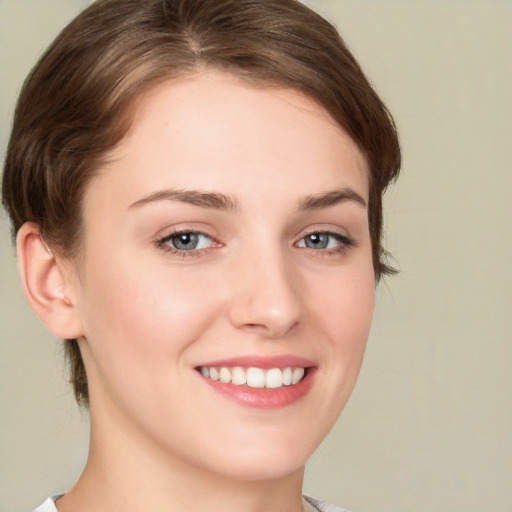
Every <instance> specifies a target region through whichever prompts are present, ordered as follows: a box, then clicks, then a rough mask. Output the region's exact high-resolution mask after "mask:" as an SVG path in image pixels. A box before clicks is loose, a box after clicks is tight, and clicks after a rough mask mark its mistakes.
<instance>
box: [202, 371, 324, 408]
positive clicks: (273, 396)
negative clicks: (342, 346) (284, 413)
mask: <svg viewBox="0 0 512 512" xmlns="http://www.w3.org/2000/svg"><path fill="white" fill-rule="evenodd" d="M314 373H315V368H309V369H308V371H307V373H306V375H305V376H304V378H303V379H302V380H301V381H300V382H298V383H297V384H294V385H293V386H283V387H281V388H277V389H267V388H250V387H249V386H245V385H241V386H235V385H234V384H226V383H224V382H220V381H218V380H213V379H209V378H207V377H203V376H202V375H201V374H199V376H200V377H201V378H202V379H203V381H204V382H205V383H206V384H208V386H210V388H211V389H212V390H213V391H216V392H217V393H219V394H221V395H224V396H225V397H227V398H229V399H231V400H233V401H235V402H237V403H239V404H241V405H244V406H246V407H254V408H257V409H280V408H283V407H287V406H289V405H292V404H294V403H296V402H298V401H299V400H301V399H302V398H303V397H304V396H305V395H306V394H307V393H308V391H309V390H310V389H311V386H312V385H313V378H314Z"/></svg>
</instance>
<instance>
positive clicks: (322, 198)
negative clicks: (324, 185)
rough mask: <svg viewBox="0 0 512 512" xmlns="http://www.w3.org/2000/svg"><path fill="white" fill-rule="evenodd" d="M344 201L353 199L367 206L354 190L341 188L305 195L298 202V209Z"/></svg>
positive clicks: (322, 206)
mask: <svg viewBox="0 0 512 512" xmlns="http://www.w3.org/2000/svg"><path fill="white" fill-rule="evenodd" d="M346 201H354V202H356V203H358V204H360V205H361V206H362V207H364V208H367V207H368V205H367V204H366V201H365V200H364V199H363V197H362V196H361V195H360V194H358V193H357V192H356V191H355V190H353V189H351V188H342V189H338V190H331V191H328V192H321V193H319V194H314V195H311V196H307V197H306V198H305V199H304V200H303V201H301V202H300V204H299V211H305V210H317V209H320V208H327V207H329V206H334V205H336V204H339V203H344V202H346Z"/></svg>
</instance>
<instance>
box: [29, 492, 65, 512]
mask: <svg viewBox="0 0 512 512" xmlns="http://www.w3.org/2000/svg"><path fill="white" fill-rule="evenodd" d="M61 496H62V495H61V494H56V495H55V496H50V497H49V498H48V499H47V500H46V501H45V502H44V503H42V504H41V505H39V507H37V508H36V509H35V510H33V512H58V511H57V508H56V507H55V501H56V500H57V499H58V498H60V497H61Z"/></svg>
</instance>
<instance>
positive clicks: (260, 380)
mask: <svg viewBox="0 0 512 512" xmlns="http://www.w3.org/2000/svg"><path fill="white" fill-rule="evenodd" d="M247 385H248V386H249V387H250V388H264V387H265V373H264V372H263V370H262V369H261V368H248V369H247Z"/></svg>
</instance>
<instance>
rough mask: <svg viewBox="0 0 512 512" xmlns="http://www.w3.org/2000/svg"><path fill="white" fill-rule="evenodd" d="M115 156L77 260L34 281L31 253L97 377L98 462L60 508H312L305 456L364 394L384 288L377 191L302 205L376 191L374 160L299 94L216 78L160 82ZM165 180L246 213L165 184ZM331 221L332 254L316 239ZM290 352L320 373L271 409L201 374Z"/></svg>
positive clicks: (47, 258)
mask: <svg viewBox="0 0 512 512" xmlns="http://www.w3.org/2000/svg"><path fill="white" fill-rule="evenodd" d="M110 157H111V158H110V159H109V163H108V164H107V165H105V166H104V167H103V168H102V169H101V170H100V172H99V173H98V175H97V177H96V178H94V180H93V181H92V182H91V183H90V185H89V186H88V189H87V191H86V194H85V197H84V202H83V214H84V226H85V229H84V240H83V254H82V259H81V265H80V268H76V267H75V266H74V265H73V264H72V263H70V262H63V261H59V260H58V259H57V260H53V259H52V255H48V254H44V262H45V264H44V265H43V264H40V265H39V267H37V265H35V264H34V266H35V267H36V269H37V268H44V269H45V272H44V273H42V271H40V274H41V275H40V276H39V278H37V279H36V278H32V280H31V277H30V276H31V274H33V273H36V270H33V269H32V270H31V264H30V263H28V264H27V265H23V264H22V265H21V267H22V269H21V273H22V276H23V275H25V282H26V283H29V284H25V290H26V293H27V295H28V296H30V295H31V293H32V292H31V290H32V289H36V288H37V283H41V282H43V283H44V286H45V287H46V288H45V290H44V291H45V293H46V296H47V297H50V298H51V299H52V301H53V302H51V305H50V306H47V307H46V308H43V309H41V308H39V311H38V314H39V315H40V316H41V318H42V319H43V320H44V321H45V323H46V324H47V325H48V326H49V327H50V329H52V330H53V331H54V332H55V333H56V334H57V335H64V336H63V337H79V338H80V341H79V343H80V349H81V351H82V355H83V358H84V362H85V365H86V370H87V374H88V379H89V388H90V412H91V447H90V456H89V460H88V463H87V466H86V468H85V471H84V473H83V475H82V476H81V478H80V479H79V481H78V482H77V484H76V485H75V487H74V488H73V489H72V490H71V491H70V492H68V494H66V495H65V496H64V497H63V498H61V499H60V500H58V502H57V506H58V509H59V511H61V512H66V511H68V510H69V511H70V510H81V511H82V512H87V511H89V510H91V511H92V510H94V511H96V512H101V511H107V510H116V509H117V510H125V511H130V512H132V511H141V512H142V511H147V510H152V511H164V510H165V511H166V512H169V511H170V512H173V511H176V512H177V511H181V512H183V511H193V510H210V511H216V510H223V511H228V512H229V511H230V510H246V511H256V510H268V511H272V510H276V511H277V510H279V511H290V512H291V511H295V512H297V511H299V510H301V502H300V500H301V498H300V496H301V486H302V479H303V469H304V465H305V463H306V460H307V459H308V458H309V456H310V455H311V454H312V452H313V451H314V449H315V448H316V447H317V446H318V445H319V443H320V442H321V441H322V439H323V438H324V437H325V435H326V434H327V432H328V431H329V429H330V428H331V427H332V425H333V424H334V422H335V420H336V418H337V417H338V415H339V413H340V412H341V410H342V408H343V406H344V405H345V403H346V401H347V399H348V397H349V395H350V393H351V391H352V389H353V386H354V384H355V381H356V378H357V374H358V372H359V369H360V366H361V362H362V358H363V353H364V349H365V344H366V340H367V337H368V332H369V328H370V323H371V318H372V313H373V305H374V289H375V276H374V273H373V266H372V257H371V241H370V235H369V230H368V216H367V209H366V207H365V206H364V204H361V202H360V201H358V200H355V199H353V198H352V199H351V198H348V199H347V198H345V200H339V201H337V202H335V204H332V205H329V206H325V205H324V206H322V205H318V204H317V205H316V207H311V208H305V207H304V203H305V202H306V201H307V200H308V199H311V197H313V198H315V197H319V196H321V195H322V194H325V193H326V192H332V191H339V190H343V191H347V190H350V191H351V192H353V193H354V194H357V195H358V196H360V198H362V200H363V201H366V202H367V200H368V167H367V163H366V161H365V159H364V157H363V155H362V154H361V152H360V151H359V149H358V148H357V146H356V144H355V143H354V142H353V141H352V140H351V139H350V137H349V136H348V135H347V134H346V133H345V132H344V131H343V130H342V129H341V128H340V127H339V126H338V125H337V124H335V123H334V121H333V120H332V119H331V118H330V116H329V115H328V114H327V113H326V112H325V111H324V110H323V109H322V108H320V107H319V106H318V105H316V104H315V103H313V102H312V101H311V100H309V99H308V98H305V97H304V96H303V95H301V94H300V93H298V92H296V91H292V90H278V89H258V88H253V87H251V86H248V85H245V84H243V83H241V82H239V81H237V80H236V79H234V78H232V77H228V76H226V75H222V74H220V73H217V72H213V71H212V72H206V73H202V74H200V75H198V76H196V77H194V78H190V79H187V80H184V81H180V82H169V83H166V84H163V85H162V86H159V87H158V88H156V89H155V90H153V91H151V92H150V93H149V94H147V95H146V96H145V97H144V98H143V100H142V101H141V102H140V104H139V105H138V107H137V111H136V114H135V118H134V123H133V125H132V127H131V129H130V131H129V133H128V135H127V136H126V137H125V139H124V140H123V141H122V143H121V144H120V145H119V147H118V148H116V150H115V151H114V152H113V154H112V155H110ZM169 190H172V191H176V190H178V191H183V190H188V191H190V190H196V191H201V192H209V193H221V194H223V195H225V196H228V197H229V198H230V201H231V203H233V204H232V205H231V206H233V208H216V207H205V206H199V205H194V204H190V203H189V202H184V201H181V200H178V199H176V198H174V199H169V198H160V199H158V198H156V197H155V194H156V195H157V196H158V194H159V193H160V192H161V191H169ZM160 195H162V194H160ZM148 198H149V200H148ZM300 204H302V206H303V207H302V208H300V207H299V205H300ZM210 206H211V205H210ZM176 229H179V230H182V231H193V232H201V233H204V234H205V235H206V236H202V237H201V245H200V248H199V249H197V250H196V251H193V252H192V253H190V252H189V253H184V252H180V253H175V252H173V248H172V241H173V240H175V239H172V240H171V241H167V243H166V244H163V243H159V241H161V240H162V239H163V238H164V237H168V236H169V235H170V234H172V233H173V232H174V231H175V230H176ZM323 232H328V233H334V234H335V235H329V236H328V240H329V247H328V248H327V249H317V248H310V247H308V246H307V245H306V242H305V241H306V239H307V240H308V241H310V240H311V239H310V238H307V236H308V235H310V234H311V233H323ZM338 235H341V237H345V238H347V237H348V238H349V239H350V240H352V242H353V245H350V244H348V245H347V244H345V243H344V242H343V241H340V239H339V236H338ZM337 236H338V238H336V237H337ZM345 238H342V240H344V239H345ZM20 240H21V241H19V247H20V249H19V250H20V251H21V254H22V257H23V255H26V259H27V261H31V258H32V260H37V255H40V256H41V258H43V256H42V253H43V251H42V250H41V247H40V241H39V242H38V233H37V229H36V228H35V227H34V226H29V225H28V226H24V228H22V230H21V231H20ZM38 244H39V245H38ZM52 262H53V263H52ZM52 264H53V266H52ZM25 267H26V268H25ZM43 274H44V276H45V278H46V280H45V279H43V278H42V277H41V276H42V275H43ZM27 276H28V277H27ZM22 280H23V278H22ZM31 282H33V283H36V284H33V285H31V284H30V283H31ZM52 294H53V295H52ZM59 297H60V298H59ZM31 300H32V302H34V299H33V298H32V299H31ZM29 301H30V300H29ZM59 301H60V302H59ZM37 307H38V306H37V305H36V306H34V308H35V309H36V310H37ZM59 308H60V309H59ZM59 311H61V314H60V316H59ZM62 311H65V314H64V313H62ZM56 317H57V319H55V318H56ZM59 319H60V320H59ZM63 319H65V320H63ZM59 322H60V323H59ZM283 354H286V355H293V356H300V357H304V358H307V359H309V360H311V361H313V362H314V365H315V373H314V380H313V384H312V386H311V389H310V390H309V392H308V393H307V394H306V395H305V396H304V397H302V398H301V399H300V400H298V401H297V402H295V403H293V404H290V405H287V406H285V407H279V408H276V409H262V408H251V407H246V406H244V405H242V404H240V403H238V402H236V401H233V400H230V399H228V398H226V397H225V396H223V395H221V394H219V393H216V392H214V391H212V390H211V388H210V387H209V386H208V385H207V384H206V383H205V381H204V379H203V378H202V377H200V375H199V374H198V372H197V371H196V367H197V366H198V365H200V364H204V363H205V362H208V361H215V360H220V359H226V358H232V357H239V356H255V355H257V356H278V355H283ZM198 489H201V492H198Z"/></svg>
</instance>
